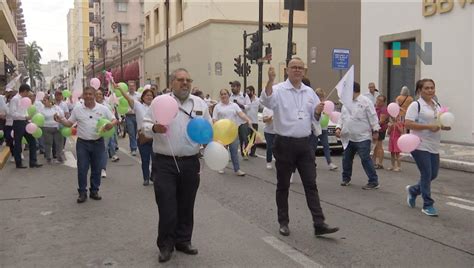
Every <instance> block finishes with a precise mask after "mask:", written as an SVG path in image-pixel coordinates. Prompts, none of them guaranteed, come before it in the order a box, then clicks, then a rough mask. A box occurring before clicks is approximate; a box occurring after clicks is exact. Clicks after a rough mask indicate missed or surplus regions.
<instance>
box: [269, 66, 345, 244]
mask: <svg viewBox="0 0 474 268" xmlns="http://www.w3.org/2000/svg"><path fill="white" fill-rule="evenodd" d="M304 70H305V64H304V62H303V60H302V59H300V58H293V59H291V60H290V61H289V63H288V65H287V68H286V72H287V75H288V79H287V80H286V81H284V82H281V83H278V84H276V85H273V83H274V81H275V77H276V73H275V68H274V67H270V68H269V70H268V82H267V85H266V87H265V91H264V92H263V93H262V95H261V97H260V100H261V103H262V105H263V106H265V107H267V108H269V109H271V110H273V128H274V131H275V134H276V135H275V140H274V143H273V155H274V156H275V159H276V162H275V167H276V170H277V174H276V175H277V187H276V204H277V215H278V223H279V224H280V228H279V232H280V234H281V235H283V236H288V235H290V229H289V227H288V224H289V222H290V217H289V212H288V194H289V188H290V177H291V174H292V173H293V171H294V170H295V169H298V172H299V174H300V176H301V181H302V182H303V187H304V191H305V195H306V201H307V202H306V203H307V204H308V208H309V210H310V212H311V215H312V218H313V228H314V235H316V236H319V235H324V234H330V233H334V232H337V231H338V230H339V228H337V227H330V226H328V225H327V224H326V223H325V217H324V214H323V210H322V208H321V204H320V200H319V193H318V187H317V185H316V165H315V164H314V163H315V154H314V151H313V149H311V144H310V135H311V127H312V123H313V122H316V123H319V120H320V118H321V115H322V112H323V109H324V104H323V103H321V102H320V101H319V98H318V96H317V95H316V93H314V91H313V89H312V88H310V87H308V86H306V85H304V84H303V83H302V79H303V75H304Z"/></svg>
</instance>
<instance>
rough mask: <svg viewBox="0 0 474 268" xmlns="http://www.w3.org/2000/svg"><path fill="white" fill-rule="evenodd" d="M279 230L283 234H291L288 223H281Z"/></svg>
mask: <svg viewBox="0 0 474 268" xmlns="http://www.w3.org/2000/svg"><path fill="white" fill-rule="evenodd" d="M279 231H280V234H281V235H284V236H289V235H290V228H288V225H281V226H280V230H279Z"/></svg>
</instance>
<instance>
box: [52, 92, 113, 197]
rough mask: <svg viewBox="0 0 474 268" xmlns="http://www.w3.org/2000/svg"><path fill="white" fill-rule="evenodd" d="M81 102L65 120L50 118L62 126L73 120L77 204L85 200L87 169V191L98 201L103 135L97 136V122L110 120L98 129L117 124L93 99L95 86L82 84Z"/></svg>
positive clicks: (110, 114)
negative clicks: (88, 176)
mask: <svg viewBox="0 0 474 268" xmlns="http://www.w3.org/2000/svg"><path fill="white" fill-rule="evenodd" d="M82 98H83V99H84V103H78V104H77V105H76V107H75V108H74V109H73V110H72V112H71V116H70V117H69V119H66V118H64V117H59V115H57V114H56V115H55V116H54V120H56V121H57V122H59V123H61V124H63V125H64V126H66V127H72V125H74V123H76V122H77V142H76V154H77V182H78V185H79V188H78V189H77V191H78V192H79V198H78V199H77V203H83V202H85V201H86V200H87V172H88V171H89V167H90V168H91V175H90V181H91V182H90V194H89V197H90V198H92V199H94V200H101V199H102V197H101V196H100V195H99V186H100V172H101V170H102V159H103V158H104V156H103V154H105V144H104V138H102V137H100V136H99V133H98V129H97V122H98V121H99V119H101V118H106V119H108V120H110V121H111V122H110V123H109V124H106V125H105V126H104V127H103V130H102V131H107V130H110V129H111V128H113V127H114V125H116V124H117V120H116V119H115V116H114V115H113V114H112V112H111V111H110V110H109V109H108V108H107V107H105V106H104V105H102V104H99V103H96V102H95V89H94V88H92V87H85V88H84V91H83V93H82Z"/></svg>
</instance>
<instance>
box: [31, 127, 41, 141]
mask: <svg viewBox="0 0 474 268" xmlns="http://www.w3.org/2000/svg"><path fill="white" fill-rule="evenodd" d="M31 135H33V137H35V138H37V139H38V138H40V137H41V136H43V130H41V128H37V129H36V131H35V132H33V134H31Z"/></svg>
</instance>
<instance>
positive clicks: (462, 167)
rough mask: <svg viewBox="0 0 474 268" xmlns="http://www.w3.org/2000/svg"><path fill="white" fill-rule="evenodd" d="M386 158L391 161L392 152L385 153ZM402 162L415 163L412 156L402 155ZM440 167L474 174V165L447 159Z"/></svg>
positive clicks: (441, 162) (443, 160) (443, 159)
mask: <svg viewBox="0 0 474 268" xmlns="http://www.w3.org/2000/svg"><path fill="white" fill-rule="evenodd" d="M384 158H385V159H390V158H391V156H390V152H389V151H384ZM400 160H401V161H403V162H410V163H414V162H415V161H414V160H413V157H412V156H411V155H410V154H406V153H400ZM439 166H440V167H442V168H446V169H452V170H458V171H464V172H469V173H474V163H471V162H465V161H459V160H453V159H447V158H440V160H439Z"/></svg>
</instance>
